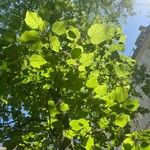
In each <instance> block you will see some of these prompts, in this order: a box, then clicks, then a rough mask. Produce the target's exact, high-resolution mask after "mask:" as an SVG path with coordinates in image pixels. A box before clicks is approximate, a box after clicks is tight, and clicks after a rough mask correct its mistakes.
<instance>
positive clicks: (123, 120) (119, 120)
mask: <svg viewBox="0 0 150 150" xmlns="http://www.w3.org/2000/svg"><path fill="white" fill-rule="evenodd" d="M129 121H130V117H129V116H128V115H126V114H121V115H119V116H117V117H116V120H115V125H117V126H119V127H121V128H123V127H124V126H126V124H127V123H128V122H129Z"/></svg>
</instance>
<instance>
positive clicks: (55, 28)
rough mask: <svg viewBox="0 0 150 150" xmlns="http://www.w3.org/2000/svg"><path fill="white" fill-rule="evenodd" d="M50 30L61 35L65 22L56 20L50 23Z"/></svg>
mask: <svg viewBox="0 0 150 150" xmlns="http://www.w3.org/2000/svg"><path fill="white" fill-rule="evenodd" d="M52 31H53V32H54V33H55V34H57V35H62V34H64V33H65V32H66V22H65V21H56V22H55V23H54V24H53V25H52Z"/></svg>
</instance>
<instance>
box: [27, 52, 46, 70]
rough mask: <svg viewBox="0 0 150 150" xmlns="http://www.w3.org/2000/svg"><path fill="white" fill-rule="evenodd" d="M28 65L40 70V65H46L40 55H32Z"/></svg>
mask: <svg viewBox="0 0 150 150" xmlns="http://www.w3.org/2000/svg"><path fill="white" fill-rule="evenodd" d="M29 60H30V65H31V66H32V67H34V68H40V67H41V66H42V65H44V64H46V63H47V61H46V60H45V59H44V58H43V57H42V56H40V55H37V54H34V55H32V56H31V57H30V59H29Z"/></svg>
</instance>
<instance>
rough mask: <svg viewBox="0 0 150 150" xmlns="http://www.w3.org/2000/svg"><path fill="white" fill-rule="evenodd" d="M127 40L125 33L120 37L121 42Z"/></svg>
mask: <svg viewBox="0 0 150 150" xmlns="http://www.w3.org/2000/svg"><path fill="white" fill-rule="evenodd" d="M125 41H126V36H125V35H124V34H122V35H121V37H120V39H119V43H123V44H124V43H125Z"/></svg>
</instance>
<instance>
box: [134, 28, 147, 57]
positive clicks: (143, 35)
mask: <svg viewBox="0 0 150 150" xmlns="http://www.w3.org/2000/svg"><path fill="white" fill-rule="evenodd" d="M139 30H140V31H141V33H140V35H139V36H138V37H137V39H136V42H135V45H136V46H137V47H136V49H134V52H133V54H132V58H136V56H137V55H138V53H139V52H140V50H141V47H142V46H143V44H144V42H145V40H146V38H147V36H148V33H150V25H149V26H148V27H144V26H140V27H139Z"/></svg>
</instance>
